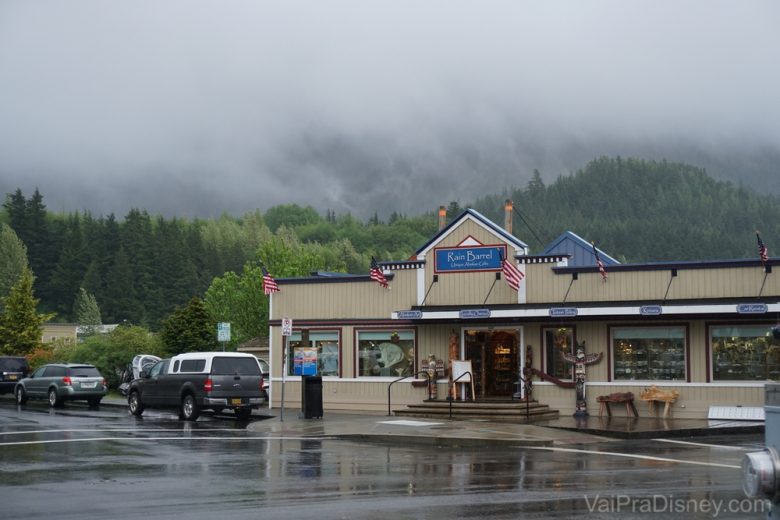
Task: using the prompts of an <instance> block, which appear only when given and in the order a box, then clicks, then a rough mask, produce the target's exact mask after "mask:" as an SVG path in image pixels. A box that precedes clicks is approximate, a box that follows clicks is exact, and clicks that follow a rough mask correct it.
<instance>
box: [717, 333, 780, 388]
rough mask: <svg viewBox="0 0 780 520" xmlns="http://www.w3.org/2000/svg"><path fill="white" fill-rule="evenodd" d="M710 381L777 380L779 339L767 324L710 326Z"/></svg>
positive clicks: (779, 370) (779, 363)
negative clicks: (773, 334)
mask: <svg viewBox="0 0 780 520" xmlns="http://www.w3.org/2000/svg"><path fill="white" fill-rule="evenodd" d="M710 344H711V345H712V379H713V381H764V380H767V379H771V380H775V381H777V380H780V342H779V341H778V340H776V339H775V338H774V337H773V336H772V327H771V326H770V325H753V326H751V325H748V326H736V327H727V326H726V327H712V329H710Z"/></svg>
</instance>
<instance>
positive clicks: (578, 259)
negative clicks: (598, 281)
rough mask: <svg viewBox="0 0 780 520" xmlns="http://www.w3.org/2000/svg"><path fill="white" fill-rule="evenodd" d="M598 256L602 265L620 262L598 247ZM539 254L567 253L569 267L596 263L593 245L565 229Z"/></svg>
mask: <svg viewBox="0 0 780 520" xmlns="http://www.w3.org/2000/svg"><path fill="white" fill-rule="evenodd" d="M596 250H597V251H598V252H599V257H600V258H601V261H602V262H603V263H604V265H618V264H620V262H618V261H617V260H615V259H614V258H612V257H611V256H610V255H608V254H607V253H605V252H604V251H602V250H601V249H599V248H598V247H597V248H596ZM539 254H540V255H569V267H586V266H590V265H593V266H595V265H596V255H594V254H593V246H592V245H591V244H590V242H588V241H586V240H585V239H584V238H582V237H580V236H578V235H577V234H575V233H572V232H571V231H566V232H565V233H563V234H562V235H561V236H559V237H558V238H556V239H555V240H553V241H552V243H551V244H550V245H549V246H547V249H545V250H544V251H542V252H541V253H539Z"/></svg>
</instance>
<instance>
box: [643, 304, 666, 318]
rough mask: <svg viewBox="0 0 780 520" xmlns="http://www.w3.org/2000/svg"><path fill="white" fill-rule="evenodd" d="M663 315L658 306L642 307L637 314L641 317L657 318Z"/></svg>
mask: <svg viewBox="0 0 780 520" xmlns="http://www.w3.org/2000/svg"><path fill="white" fill-rule="evenodd" d="M662 313H663V307H661V306H660V305H642V306H641V307H639V314H641V315H642V316H659V315H661V314H662Z"/></svg>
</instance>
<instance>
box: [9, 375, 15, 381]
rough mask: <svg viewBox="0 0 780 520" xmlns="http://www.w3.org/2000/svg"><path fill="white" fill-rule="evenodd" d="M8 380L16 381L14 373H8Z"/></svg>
mask: <svg viewBox="0 0 780 520" xmlns="http://www.w3.org/2000/svg"><path fill="white" fill-rule="evenodd" d="M8 380H9V381H16V374H10V375H9V376H8Z"/></svg>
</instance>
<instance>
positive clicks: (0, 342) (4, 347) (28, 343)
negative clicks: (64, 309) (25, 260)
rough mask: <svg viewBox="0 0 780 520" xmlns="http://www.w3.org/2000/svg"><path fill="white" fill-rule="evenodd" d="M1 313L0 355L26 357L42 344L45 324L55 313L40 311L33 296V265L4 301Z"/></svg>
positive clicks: (23, 274) (24, 271)
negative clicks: (42, 312) (40, 312)
mask: <svg viewBox="0 0 780 520" xmlns="http://www.w3.org/2000/svg"><path fill="white" fill-rule="evenodd" d="M3 302H4V311H3V313H2V314H0V354H4V355H16V356H24V355H26V354H29V353H31V352H32V351H33V350H35V349H36V348H37V347H39V346H40V345H41V337H42V334H43V324H44V323H45V322H47V321H48V320H49V319H51V317H52V315H46V314H38V313H37V311H36V306H37V305H38V300H37V299H35V297H34V296H33V274H32V271H31V270H30V269H29V268H25V269H24V270H23V271H22V276H21V277H20V278H19V280H18V281H17V283H16V284H15V285H14V286H13V287H12V288H11V291H10V293H9V294H8V296H7V297H6V298H4V300H3Z"/></svg>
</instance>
